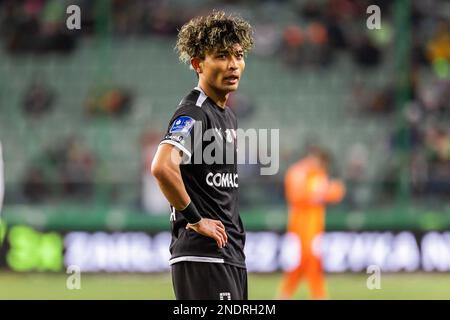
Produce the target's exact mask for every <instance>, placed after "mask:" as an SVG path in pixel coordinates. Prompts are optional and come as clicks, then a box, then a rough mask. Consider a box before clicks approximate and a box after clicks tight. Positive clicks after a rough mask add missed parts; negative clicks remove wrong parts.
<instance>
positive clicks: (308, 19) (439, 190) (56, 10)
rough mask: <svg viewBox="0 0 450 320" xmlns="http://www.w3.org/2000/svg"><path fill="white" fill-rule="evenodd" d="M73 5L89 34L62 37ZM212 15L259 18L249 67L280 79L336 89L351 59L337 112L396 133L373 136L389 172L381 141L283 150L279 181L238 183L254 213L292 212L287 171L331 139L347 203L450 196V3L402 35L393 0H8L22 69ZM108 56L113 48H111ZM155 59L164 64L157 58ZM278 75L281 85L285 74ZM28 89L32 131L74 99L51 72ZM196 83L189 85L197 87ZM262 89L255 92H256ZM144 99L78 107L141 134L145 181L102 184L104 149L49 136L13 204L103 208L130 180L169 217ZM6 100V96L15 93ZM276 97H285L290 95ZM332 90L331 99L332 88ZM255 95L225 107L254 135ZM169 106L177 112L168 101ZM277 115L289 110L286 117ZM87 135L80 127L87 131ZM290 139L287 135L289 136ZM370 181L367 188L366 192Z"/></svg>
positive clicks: (245, 174)
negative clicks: (307, 78)
mask: <svg viewBox="0 0 450 320" xmlns="http://www.w3.org/2000/svg"><path fill="white" fill-rule="evenodd" d="M70 4H77V5H79V6H80V8H81V12H82V29H81V30H80V31H77V30H67V28H66V18H67V14H66V12H65V9H66V7H67V6H68V5H70ZM372 4H376V5H378V6H379V7H380V8H381V19H382V20H381V21H382V29H381V30H369V29H368V28H366V19H367V17H368V14H367V13H366V9H367V7H368V6H369V5H372ZM212 8H221V9H224V10H225V11H228V12H238V13H240V14H242V15H243V16H245V17H246V18H248V19H249V20H250V21H251V23H252V25H253V27H254V29H255V48H254V52H253V53H252V54H251V55H250V56H249V58H248V61H249V63H251V61H250V60H251V59H253V57H256V58H257V59H260V60H261V61H263V63H262V65H263V64H264V62H265V63H271V64H273V63H274V61H278V62H280V64H281V65H282V66H283V69H281V70H283V72H286V73H288V72H290V73H296V74H298V75H299V76H301V75H302V74H303V73H304V72H305V73H306V74H308V73H307V72H310V73H312V74H315V75H316V76H317V77H318V79H319V80H318V83H320V82H321V79H325V80H326V78H327V77H328V71H329V70H332V69H333V68H336V65H337V64H339V63H340V61H341V60H342V57H345V58H346V59H348V60H349V61H351V64H352V70H356V71H355V76H354V78H352V79H350V80H349V82H350V86H349V87H348V88H346V91H345V92H340V94H341V95H342V96H344V97H346V98H348V99H349V101H350V102H349V103H348V104H347V107H346V109H345V110H341V111H340V112H341V113H340V114H339V113H338V117H342V118H354V119H358V121H360V122H361V123H365V122H371V121H378V122H381V123H383V122H385V123H388V124H389V125H388V126H386V127H385V129H386V130H387V132H385V135H383V136H381V137H380V138H378V137H375V139H383V140H384V141H382V144H383V148H385V149H383V150H384V152H385V154H384V157H379V158H378V159H380V160H379V161H382V162H384V163H382V164H380V166H379V167H380V168H381V169H380V170H379V171H378V172H376V173H375V174H372V175H369V174H368V173H367V171H368V170H369V168H368V167H370V166H371V162H370V160H371V159H370V158H371V156H370V149H371V145H368V144H364V143H356V144H352V145H351V146H348V147H347V148H340V147H339V146H335V145H331V144H332V143H331V142H328V141H324V139H323V138H322V139H316V138H315V137H314V136H313V137H311V136H310V135H309V134H308V132H306V133H307V135H306V136H304V137H303V140H302V141H300V142H299V143H298V144H295V145H294V144H292V143H291V144H284V145H283V147H282V148H281V162H282V163H281V171H280V174H279V175H277V176H273V177H264V176H262V177H261V176H259V174H258V173H259V170H254V167H253V166H243V167H242V174H240V178H241V179H242V180H241V181H242V184H241V186H244V187H245V186H249V187H251V188H253V189H256V191H254V192H255V193H257V194H256V196H255V195H253V193H251V192H249V193H246V194H243V195H242V204H243V205H244V206H246V205H247V206H251V204H252V203H254V201H255V199H257V200H258V201H259V200H261V199H262V200H263V201H264V200H265V201H269V202H270V204H275V205H279V204H280V203H283V201H284V197H283V174H284V171H283V170H284V169H285V168H286V166H288V165H289V164H290V163H292V162H293V161H295V160H297V159H298V158H299V157H300V156H301V153H302V150H304V147H305V146H306V145H307V144H308V143H318V144H322V145H323V146H324V147H325V148H328V149H330V150H331V151H332V153H333V156H334V158H335V159H336V164H335V166H334V173H335V174H337V175H340V176H341V177H343V179H344V180H345V181H346V183H347V186H348V189H349V192H348V196H347V198H346V200H345V201H344V202H343V204H342V206H346V207H349V208H360V207H365V206H366V207H367V206H369V205H374V203H378V204H379V203H380V201H381V202H382V203H387V202H389V201H392V199H393V198H395V194H396V193H397V192H398V190H399V188H400V186H399V185H400V184H401V180H402V179H403V178H404V177H406V180H407V189H408V192H409V193H410V194H411V195H413V197H414V199H430V198H432V199H436V198H439V197H441V198H443V199H445V197H446V196H448V194H449V193H450V126H449V123H450V80H449V79H450V5H449V3H448V2H446V1H437V0H430V1H412V5H411V19H410V26H409V28H410V29H409V30H406V31H403V32H402V31H401V30H400V29H399V28H398V25H397V21H398V19H399V17H398V14H399V13H398V12H397V11H396V8H395V1H381V0H378V1H375V0H374V1H366V0H323V1H313V0H301V1H295V0H293V1H288V0H271V1H270V0H267V1H256V0H254V1H251V0H249V1H245V0H241V1H239V0H228V1H227V0H222V1H207V0H195V1H164V0H150V1H146V0H136V1H126V0H114V1H89V0H71V1H65V0H15V1H12V0H0V35H1V44H2V50H3V51H4V55H5V56H8V57H9V59H10V60H9V61H12V63H21V62H20V61H22V60H20V59H23V57H28V59H30V60H31V61H32V62H31V63H36V64H39V61H40V60H39V59H41V58H42V57H43V58H44V59H50V60H51V59H55V60H58V61H61V59H65V57H71V56H72V57H73V56H77V55H79V56H80V57H81V56H82V55H83V48H84V47H85V46H88V45H89V44H88V45H86V43H89V41H94V40H95V39H98V38H101V39H107V40H108V41H111V42H117V43H120V41H122V40H126V39H128V38H133V39H137V40H136V41H148V39H150V41H151V40H152V39H165V40H168V41H169V42H170V43H172V44H173V45H174V44H175V37H176V33H177V29H178V28H180V27H181V25H182V24H183V23H184V22H186V21H187V20H188V19H189V18H191V17H193V16H195V15H198V14H201V13H204V12H206V11H209V10H210V9H212ZM280 22H282V23H280ZM404 37H407V38H408V37H409V38H408V39H409V40H408V41H409V43H408V44H409V48H410V50H409V51H408V52H409V53H408V55H409V63H408V64H406V68H407V70H406V74H407V80H406V81H401V80H402V79H400V75H399V73H398V69H395V68H396V63H399V62H398V58H396V50H397V46H398V43H399V42H400V40H399V39H400V38H404ZM157 43H159V42H157V41H155V46H156V45H157ZM108 48H109V47H108ZM107 50H111V51H113V50H114V49H112V48H109V49H106V50H105V51H107ZM61 55H62V56H61ZM107 55H108V53H105V56H107ZM173 57H174V56H171V59H173ZM80 59H81V58H80ZM407 60H408V59H407ZM14 61H16V62H14ZM33 61H34V62H33ZM147 62H148V63H149V64H152V63H156V64H157V63H158V61H152V60H151V58H150V60H149V61H147ZM0 63H2V62H0ZM132 63H133V61H126V62H123V64H124V65H126V64H132ZM172 63H173V64H176V63H177V61H176V60H175V59H173V61H172ZM386 65H387V66H388V68H389V67H391V69H389V70H391V72H389V73H383V72H382V77H381V81H378V82H377V83H376V84H373V83H368V82H366V81H365V79H366V78H365V76H366V75H368V74H370V73H371V72H377V70H378V69H379V68H383V66H386ZM383 70H385V69H383ZM253 71H254V70H253ZM253 71H248V72H253ZM256 71H257V70H256ZM356 74H359V76H356ZM14 76H16V77H17V76H18V75H8V74H5V75H4V76H3V77H2V79H1V82H0V84H3V83H6V82H8V81H9V77H14ZM261 76H266V75H263V74H261ZM272 76H273V77H275V78H278V77H283V76H284V73H283V74H272ZM351 76H352V75H350V77H351ZM347 77H349V76H348V75H347ZM253 79H258V75H253ZM66 80H67V79H66V78H64V76H62V77H61V81H66ZM20 81H21V83H22V84H23V85H22V87H21V88H22V89H21V91H20V95H21V97H20V101H19V102H18V103H17V106H16V108H17V109H19V110H18V111H17V112H20V117H22V118H25V119H28V120H27V121H32V122H33V125H35V126H36V125H39V122H40V121H42V119H45V118H46V117H48V115H49V114H51V113H52V112H53V110H54V109H57V108H60V106H61V105H63V104H65V94H66V92H65V91H61V90H59V89H56V88H55V87H54V86H52V85H51V84H50V83H49V81H48V79H47V78H46V77H45V76H42V75H41V74H35V75H34V76H33V77H32V78H21V79H20ZM86 81H87V80H86ZM161 81H165V80H164V79H162V80H161ZM193 81H194V78H193V77H192V83H193ZM249 81H250V80H249ZM338 81H339V79H338ZM188 84H189V83H188ZM193 84H194V83H193ZM169 85H170V84H169ZM253 86H254V87H257V84H253ZM68 90H70V89H68ZM174 91H175V92H178V93H177V94H178V96H177V97H171V99H172V100H169V101H172V104H173V103H176V102H177V101H178V100H177V99H179V98H180V97H181V96H182V95H184V91H183V90H174ZM325 91H326V90H325ZM138 92H139V90H137V89H136V88H134V87H131V88H130V87H129V86H126V85H121V84H120V82H119V83H114V84H112V85H111V84H108V85H105V86H91V88H90V90H88V92H87V94H86V96H84V97H82V99H83V102H82V105H79V108H80V109H82V108H83V110H84V111H83V113H84V118H83V119H84V120H83V122H81V123H86V122H89V121H95V123H96V124H98V123H99V122H98V121H102V118H104V119H106V120H105V121H106V122H107V121H110V120H109V119H110V118H111V116H112V117H113V118H114V119H115V120H114V122H113V124H112V125H113V126H117V127H118V128H121V127H125V126H133V127H137V129H136V130H137V131H139V134H138V135H137V136H138V138H137V139H133V138H130V139H129V140H128V141H127V142H126V143H129V144H133V145H134V147H135V148H134V149H133V148H132V149H131V150H134V151H135V152H136V155H137V157H136V158H137V159H138V162H139V163H138V164H137V167H139V168H140V169H139V170H137V171H136V173H137V174H136V176H134V177H129V178H128V180H125V181H121V180H120V179H118V181H115V182H114V183H111V186H109V187H107V188H106V189H105V188H104V186H103V183H102V181H99V180H97V177H98V175H99V174H98V172H99V171H101V170H104V167H103V166H102V162H103V161H108V159H105V157H101V156H99V155H98V153H99V152H100V151H98V150H97V148H96V147H94V145H95V141H93V140H89V139H83V138H81V137H80V136H79V135H78V134H77V132H76V131H75V132H72V133H71V134H70V135H64V134H61V135H60V134H58V133H55V135H53V136H52V138H49V139H47V140H46V141H47V144H46V145H45V144H44V145H43V146H42V148H41V149H40V150H39V151H38V152H37V153H36V154H37V156H36V157H34V158H30V159H27V160H26V161H27V164H26V166H25V167H24V168H23V170H22V171H20V174H18V176H20V181H18V182H17V186H15V187H13V188H12V189H10V190H8V188H7V194H8V195H9V197H7V198H6V201H7V203H8V202H10V203H16V202H19V203H34V204H45V203H52V202H55V201H61V199H63V200H64V199H69V200H70V199H77V200H79V199H82V200H83V201H89V199H92V198H94V197H95V195H96V194H98V193H99V192H100V193H102V194H103V192H105V193H106V194H107V196H105V197H104V198H103V199H106V200H107V201H114V199H115V198H116V197H118V196H117V195H118V194H119V193H120V192H121V190H123V186H125V188H127V187H128V186H129V184H130V180H131V181H133V179H134V181H133V182H131V184H133V185H135V186H140V187H137V188H134V189H133V190H140V192H139V193H138V194H136V197H138V195H139V194H141V197H140V199H139V200H136V202H138V203H139V205H138V206H141V207H142V208H144V209H145V210H146V211H149V212H165V202H164V200H163V199H161V195H160V194H159V190H158V188H157V187H156V184H155V181H153V179H152V177H150V176H149V175H148V171H146V169H145V168H146V166H147V165H148V164H149V163H150V162H151V158H152V156H153V154H154V151H155V148H156V146H157V144H158V142H159V139H160V138H161V133H162V132H161V129H162V130H164V128H161V125H160V124H158V125H156V124H155V123H156V122H157V121H158V119H156V120H155V119H154V118H149V119H147V120H146V121H147V122H149V123H147V126H146V127H143V126H142V127H139V125H140V124H141V122H137V121H133V119H136V118H139V115H134V116H133V113H135V112H136V110H137V109H138V108H139V107H138V106H137V102H136V101H137V100H139V96H138V95H139V93H138ZM275 93H276V92H275ZM4 94H6V95H7V94H8V92H6V93H4ZM77 94H81V93H80V92H78V93H77ZM276 94H279V95H283V93H282V92H281V93H276ZM322 94H325V95H326V92H325V93H321V95H322ZM402 95H405V97H406V98H405V99H404V100H401V98H399V97H401V96H402ZM256 96H257V93H251V92H249V91H245V89H243V90H242V92H240V94H236V95H233V96H232V97H231V98H230V101H229V104H230V106H231V107H232V108H234V109H235V110H236V112H237V113H238V116H239V118H240V119H241V120H242V121H243V123H244V124H247V125H255V126H256V127H257V126H258V124H260V123H259V122H258V121H257V120H255V119H257V117H256V115H257V114H258V113H260V112H266V111H261V110H259V101H258V99H257V98H256ZM175 100H176V101H175ZM330 100H331V101H332V100H333V98H331V99H330ZM0 101H1V102H2V104H0V126H2V125H4V124H5V122H8V121H10V119H11V118H8V117H5V116H3V115H5V114H6V112H10V111H6V110H7V109H5V106H4V103H5V101H6V99H2V100H0ZM144 104H145V103H144ZM2 108H3V110H1V109H2ZM161 108H166V109H170V108H168V106H161ZM280 109H281V108H280ZM326 109H327V107H326V106H325V107H324V108H323V109H321V110H322V111H320V112H326ZM324 110H325V111H324ZM170 111H171V110H169V113H170ZM275 112H281V113H282V112H283V110H276V111H275ZM297 115H298V117H302V112H301V111H297ZM318 116H320V113H319V115H318ZM99 119H100V120H99ZM130 119H131V120H130ZM167 119H168V118H166V122H167ZM63 121H67V122H70V121H71V119H70V117H68V118H66V119H64V120H63ZM336 121H337V122H336ZM378 122H376V123H378ZM27 123H28V122H27ZM101 123H102V124H104V123H105V122H101ZM108 123H109V122H108ZM153 124H155V125H153ZM328 125H330V123H329V124H328ZM333 125H334V126H336V130H337V129H338V128H337V127H338V126H340V125H345V124H340V123H339V119H335V122H334V123H333V122H332V123H331V126H333ZM149 128H150V129H149ZM78 129H79V130H80V131H83V128H78ZM119 130H120V129H119ZM290 130H291V131H292V130H295V128H291V129H290ZM333 130H334V127H331V128H328V131H327V132H333ZM355 130H356V131H354V132H351V134H353V135H358V134H359V132H358V131H357V129H355ZM291 131H289V132H291ZM124 132H125V131H124ZM368 134H369V135H370V134H371V133H370V132H369V133H368ZM283 136H284V134H283V127H281V137H282V139H283ZM10 137H13V135H10ZM0 139H2V141H3V143H4V144H6V145H7V144H8V143H10V144H14V143H15V142H14V141H12V140H11V139H10V140H9V141H8V140H5V138H2V137H1V136H0ZM55 141H56V142H55ZM117 143H121V142H117ZM122 143H123V142H122ZM341 145H342V144H341ZM6 150H7V148H6ZM5 152H7V151H5ZM5 156H6V155H5ZM139 156H140V158H139ZM126 161H129V160H126V159H125V160H124V161H118V163H119V164H118V165H117V166H115V167H114V168H115V170H119V171H120V170H121V167H120V164H123V165H127V163H126ZM102 168H103V169H102ZM6 171H8V163H6ZM139 172H140V173H141V176H140V177H139V176H138V175H139ZM399 173H400V174H399ZM367 185H369V187H368V188H366V187H365V186H367ZM121 186H122V187H121ZM98 188H101V190H103V191H99V189H98ZM375 189H376V190H379V192H378V193H377V196H376V197H370V196H367V193H372V192H373V191H374V190H375ZM11 190H12V191H11ZM104 190H106V191H104ZM364 190H366V193H365V194H364Z"/></svg>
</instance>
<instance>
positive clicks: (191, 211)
mask: <svg viewBox="0 0 450 320" xmlns="http://www.w3.org/2000/svg"><path fill="white" fill-rule="evenodd" d="M180 213H181V214H182V215H183V217H184V218H185V219H186V220H187V221H188V222H189V223H191V224H194V223H197V222H199V221H200V219H201V218H202V216H201V215H200V213H198V210H197V208H196V207H195V205H194V203H193V202H192V201H191V202H190V203H189V205H188V206H187V207H186V208H184V209H183V210H181V211H180Z"/></svg>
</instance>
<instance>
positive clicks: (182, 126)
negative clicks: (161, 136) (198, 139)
mask: <svg viewBox="0 0 450 320" xmlns="http://www.w3.org/2000/svg"><path fill="white" fill-rule="evenodd" d="M194 123H195V120H194V119H192V118H191V117H188V116H181V117H178V118H176V119H175V121H174V122H173V124H172V127H171V128H170V130H169V133H185V134H187V133H189V132H190V131H191V130H192V128H193V126H194Z"/></svg>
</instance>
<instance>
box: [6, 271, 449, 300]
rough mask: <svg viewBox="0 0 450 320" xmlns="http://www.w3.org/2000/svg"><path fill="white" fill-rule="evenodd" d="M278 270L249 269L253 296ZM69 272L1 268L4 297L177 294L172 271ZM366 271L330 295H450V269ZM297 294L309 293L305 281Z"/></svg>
mask: <svg viewBox="0 0 450 320" xmlns="http://www.w3.org/2000/svg"><path fill="white" fill-rule="evenodd" d="M280 279H281V275H280V274H250V275H249V298H250V299H273V298H274V296H275V293H276V291H277V288H278V285H279V282H280ZM66 280H67V275H65V274H38V273H33V274H18V273H10V272H0V299H174V295H173V292H172V286H171V279H170V275H169V274H147V275H137V274H117V275H114V274H82V275H81V289H79V290H68V289H67V288H66ZM366 281H367V275H365V274H357V275H355V274H333V275H328V276H327V287H328V292H329V295H330V298H331V299H450V285H449V283H450V274H424V273H414V274H386V275H384V274H382V276H381V289H379V290H369V289H367V286H366ZM295 298H296V299H307V298H308V293H307V292H306V288H305V285H302V286H301V288H300V290H299V291H298V292H297V295H296V297H295Z"/></svg>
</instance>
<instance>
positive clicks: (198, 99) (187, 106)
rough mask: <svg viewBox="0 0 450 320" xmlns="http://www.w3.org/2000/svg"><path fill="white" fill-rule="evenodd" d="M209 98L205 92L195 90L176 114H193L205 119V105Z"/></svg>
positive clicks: (182, 102)
mask: <svg viewBox="0 0 450 320" xmlns="http://www.w3.org/2000/svg"><path fill="white" fill-rule="evenodd" d="M206 98H207V96H206V95H204V93H203V92H201V91H199V90H197V89H196V88H194V89H193V90H192V91H191V92H189V93H188V94H187V95H186V96H185V97H184V98H183V99H182V100H181V101H180V103H179V104H178V107H177V109H176V111H175V114H183V113H185V114H192V115H198V116H201V117H203V116H204V110H203V105H204V103H205V101H206Z"/></svg>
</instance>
